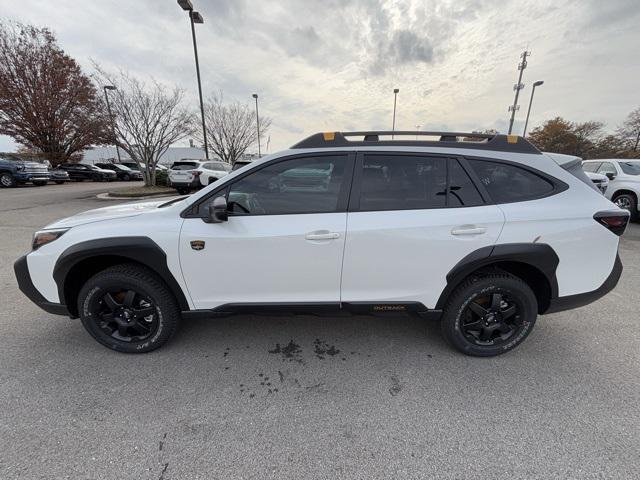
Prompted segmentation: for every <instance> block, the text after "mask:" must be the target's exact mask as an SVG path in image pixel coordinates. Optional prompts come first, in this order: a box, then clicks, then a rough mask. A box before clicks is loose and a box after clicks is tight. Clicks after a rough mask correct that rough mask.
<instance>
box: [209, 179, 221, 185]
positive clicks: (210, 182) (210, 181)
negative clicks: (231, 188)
mask: <svg viewBox="0 0 640 480" xmlns="http://www.w3.org/2000/svg"><path fill="white" fill-rule="evenodd" d="M217 181H218V179H217V178H209V183H208V184H207V185H211V184H212V183H213V182H217Z"/></svg>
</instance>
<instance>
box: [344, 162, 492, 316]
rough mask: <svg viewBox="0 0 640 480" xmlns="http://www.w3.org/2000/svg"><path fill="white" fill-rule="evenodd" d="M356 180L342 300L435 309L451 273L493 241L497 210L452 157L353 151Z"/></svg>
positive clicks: (346, 246)
mask: <svg viewBox="0 0 640 480" xmlns="http://www.w3.org/2000/svg"><path fill="white" fill-rule="evenodd" d="M354 178H355V180H354V185H353V189H352V194H351V200H350V207H349V213H348V216H347V240H346V244H345V254H344V262H343V265H344V266H343V272H342V290H341V301H343V302H392V301H397V302H421V303H423V304H424V305H425V306H426V307H428V308H433V307H435V305H436V302H437V300H438V298H439V296H440V294H441V293H442V290H443V289H444V287H445V285H446V276H447V274H448V273H449V271H450V270H451V269H452V268H453V267H454V266H455V265H456V264H457V263H458V262H459V261H460V260H461V259H462V258H464V257H465V256H466V255H468V254H469V253H471V252H473V251H474V250H477V249H479V248H482V247H486V246H489V245H493V244H495V242H496V240H497V239H498V237H499V235H500V231H501V229H502V226H503V224H504V215H503V213H502V211H501V210H500V209H499V208H498V207H497V206H495V205H484V203H485V199H484V198H483V194H482V193H481V192H480V191H479V190H478V189H477V188H476V187H475V185H474V183H473V182H472V181H471V178H470V177H469V175H468V172H467V169H466V167H463V165H462V163H461V162H460V161H459V160H458V159H454V158H447V157H442V156H434V155H421V154H418V153H404V154H402V153H381V152H380V153H365V154H358V158H357V162H356V170H355V177H354ZM365 210H368V211H365Z"/></svg>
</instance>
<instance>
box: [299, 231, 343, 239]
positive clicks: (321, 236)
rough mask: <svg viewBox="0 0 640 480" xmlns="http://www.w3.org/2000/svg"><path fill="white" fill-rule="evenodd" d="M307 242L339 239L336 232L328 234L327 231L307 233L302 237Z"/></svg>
mask: <svg viewBox="0 0 640 480" xmlns="http://www.w3.org/2000/svg"><path fill="white" fill-rule="evenodd" d="M304 238H305V239H307V240H335V239H336V238H340V234H339V233H338V232H330V231H328V230H318V231H316V232H309V233H307V234H306V235H305V236H304Z"/></svg>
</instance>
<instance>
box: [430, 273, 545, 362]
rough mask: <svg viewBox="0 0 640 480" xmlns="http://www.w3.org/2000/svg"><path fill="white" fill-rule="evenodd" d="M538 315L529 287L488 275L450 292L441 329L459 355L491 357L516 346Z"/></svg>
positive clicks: (509, 278) (499, 275) (503, 276)
mask: <svg viewBox="0 0 640 480" xmlns="http://www.w3.org/2000/svg"><path fill="white" fill-rule="evenodd" d="M537 315H538V303H537V300H536V296H535V294H534V293H533V291H532V290H531V288H530V287H529V285H527V284H526V283H525V282H523V281H522V280H521V279H519V278H517V277H514V276H512V275H509V274H506V273H491V274H486V275H482V276H477V277H473V278H470V279H468V280H466V281H465V282H464V283H463V284H462V285H460V286H459V287H458V288H457V289H456V290H455V291H454V292H453V294H452V295H451V298H450V299H449V301H448V303H447V305H446V307H445V309H444V312H443V316H442V321H441V329H442V334H443V336H444V337H445V339H446V340H447V341H448V342H449V343H450V344H451V345H453V346H454V347H455V348H456V349H458V350H460V351H461V352H462V353H465V354H467V355H474V356H478V357H490V356H494V355H500V354H501V353H506V352H508V351H509V350H512V349H513V348H515V347H516V346H517V345H519V344H520V343H521V342H522V341H523V340H524V339H525V338H526V337H527V335H529V333H530V332H531V330H532V329H533V326H534V325H535V322H536V317H537Z"/></svg>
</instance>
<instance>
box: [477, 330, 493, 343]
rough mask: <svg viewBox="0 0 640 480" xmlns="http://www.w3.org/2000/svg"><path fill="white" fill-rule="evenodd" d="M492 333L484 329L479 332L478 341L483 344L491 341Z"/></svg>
mask: <svg viewBox="0 0 640 480" xmlns="http://www.w3.org/2000/svg"><path fill="white" fill-rule="evenodd" d="M492 333H493V330H489V329H487V328H484V329H483V330H482V332H480V340H482V341H483V342H486V341H487V340H491V334H492Z"/></svg>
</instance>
